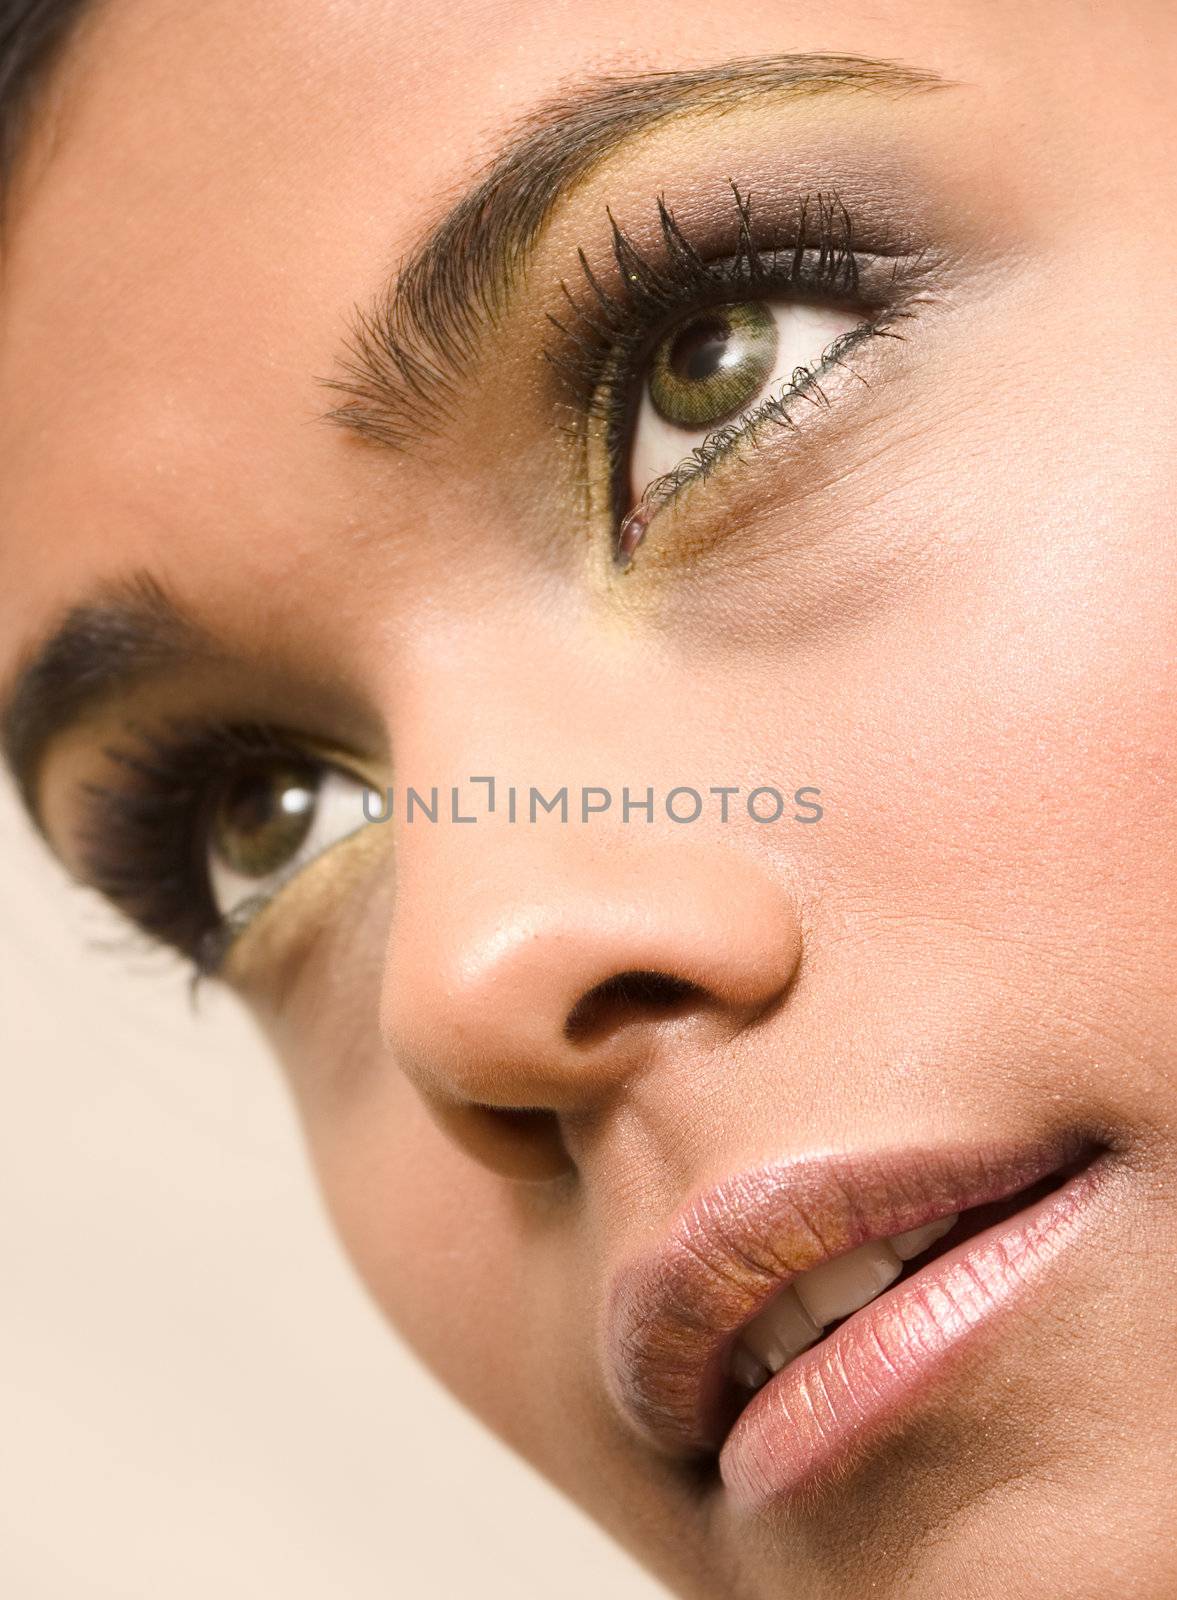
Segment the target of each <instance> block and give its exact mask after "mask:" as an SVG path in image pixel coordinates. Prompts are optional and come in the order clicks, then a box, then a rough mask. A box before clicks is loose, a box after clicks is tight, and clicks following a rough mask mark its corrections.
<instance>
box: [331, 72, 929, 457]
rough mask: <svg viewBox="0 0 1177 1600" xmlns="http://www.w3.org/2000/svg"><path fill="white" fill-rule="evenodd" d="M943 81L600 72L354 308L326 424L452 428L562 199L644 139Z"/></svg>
mask: <svg viewBox="0 0 1177 1600" xmlns="http://www.w3.org/2000/svg"><path fill="white" fill-rule="evenodd" d="M947 84H948V80H947V79H945V78H942V77H940V76H939V75H938V74H937V73H934V72H931V71H928V70H926V69H924V68H919V67H908V66H904V65H902V64H901V63H899V62H894V61H883V60H876V59H873V58H871V57H868V56H839V55H811V54H794V55H778V56H767V57H758V58H751V59H741V60H736V61H728V62H723V63H720V64H716V65H713V66H708V67H700V68H696V69H693V70H690V71H682V72H648V73H640V74H636V75H631V76H613V75H602V76H598V77H595V78H592V79H590V80H589V81H588V82H587V83H584V84H581V85H580V86H578V87H577V88H575V89H572V90H568V91H562V92H560V93H557V94H556V95H554V96H552V97H551V98H549V99H547V100H545V101H543V102H542V103H541V104H540V105H539V106H537V107H536V108H534V109H533V110H532V111H530V112H529V113H528V114H527V115H526V116H525V117H524V118H523V119H522V120H521V121H519V122H517V123H516V124H515V125H514V128H513V130H512V131H511V132H510V134H509V135H508V138H507V141H506V143H505V145H504V146H503V148H502V149H501V151H500V152H499V154H498V155H497V156H496V157H495V158H494V159H493V160H492V161H491V162H490V163H489V165H488V166H487V167H486V168H485V169H484V172H483V174H482V176H481V177H480V178H479V179H478V180H477V181H476V183H475V184H474V185H473V187H472V188H470V189H469V190H468V191H467V192H466V193H465V194H464V195H463V196H462V198H461V199H459V200H458V202H457V203H456V204H455V205H454V206H453V207H452V209H451V210H450V211H448V212H447V213H446V215H445V216H444V217H443V218H442V219H441V221H440V222H438V223H437V225H436V226H435V227H433V228H432V229H431V230H430V231H429V233H428V234H427V235H426V236H425V238H424V239H423V240H422V241H421V242H420V243H419V244H418V245H417V246H416V247H415V248H414V249H413V250H411V251H410V253H409V254H408V256H407V257H406V258H405V260H404V261H403V263H402V264H401V266H400V267H399V269H398V270H397V271H396V272H394V273H393V275H392V277H391V279H390V280H389V281H388V282H387V283H386V284H385V285H384V286H383V287H382V289H381V290H380V291H379V292H378V293H377V294H376V296H375V297H374V299H373V300H372V302H371V304H370V305H368V306H363V305H359V306H357V307H355V309H354V310H353V312H352V314H351V318H350V329H349V334H348V338H347V341H346V345H345V348H344V351H343V354H342V355H341V357H340V359H339V366H338V373H339V375H337V376H334V377H330V378H324V379H320V380H319V381H320V383H322V384H323V385H324V386H325V387H326V388H328V389H330V390H333V391H335V392H336V393H338V394H340V395H341V396H343V397H344V398H343V399H341V401H340V402H339V403H338V404H337V405H335V406H333V407H332V408H331V410H329V411H328V412H326V413H325V415H324V418H323V420H325V421H327V422H330V423H333V424H336V425H338V426H340V427H342V428H344V429H347V430H350V431H352V432H354V433H357V434H359V435H361V436H362V437H363V438H366V439H370V440H373V441H375V442H376V443H378V444H381V445H385V446H388V447H390V448H392V449H396V450H403V449H405V448H407V447H408V446H409V445H410V444H412V443H414V442H415V441H417V440H419V439H420V438H422V437H423V436H426V435H429V434H434V433H437V432H438V431H439V429H440V428H441V427H442V426H443V425H444V423H445V421H446V419H447V418H448V417H449V415H450V414H451V410H452V407H453V404H454V402H455V400H456V398H457V386H458V383H459V380H460V379H461V378H462V377H463V376H464V375H465V374H467V373H468V372H469V370H470V368H471V366H472V365H473V363H474V360H475V359H476V356H477V350H478V343H479V336H480V334H481V333H482V332H483V331H484V330H485V329H487V328H493V327H494V326H495V325H496V323H497V322H498V321H499V319H500V318H501V317H502V316H503V315H504V314H505V312H506V309H507V306H508V303H509V300H510V297H511V294H512V291H513V290H514V288H515V286H516V285H517V283H518V280H519V276H520V273H521V271H522V269H523V267H524V266H525V264H526V261H527V259H528V257H529V255H530V253H531V252H532V251H533V250H534V248H535V245H536V243H537V242H538V239H539V236H540V233H541V232H542V230H543V228H544V225H545V224H546V222H547V221H548V219H549V217H550V216H551V214H552V212H553V210H554V209H555V206H556V204H557V202H558V201H559V200H560V199H561V198H562V197H563V196H565V195H566V194H567V193H568V192H569V190H570V189H571V188H572V187H573V186H574V185H575V184H576V183H577V182H579V181H580V180H581V179H583V178H585V177H586V176H587V175H588V174H589V173H590V172H591V171H592V170H593V169H594V168H595V167H596V166H598V165H599V164H600V163H601V162H602V161H603V160H604V159H605V158H606V157H607V156H608V155H610V154H611V153H613V152H614V151H615V150H616V149H617V148H618V147H619V146H621V145H623V144H625V143H626V142H627V141H628V140H629V139H631V138H632V137H633V136H634V135H635V134H637V133H640V132H642V131H643V130H645V129H649V128H652V127H654V126H655V125H657V124H659V123H663V122H666V121H668V120H670V119H671V118H673V117H676V116H680V115H684V114H687V113H698V112H706V111H710V112H714V113H716V114H722V113H724V112H726V111H730V110H734V109H735V108H736V107H737V106H740V105H743V104H745V103H746V102H748V101H750V100H753V99H756V98H760V97H763V96H765V95H780V94H787V95H791V96H801V95H818V94H826V93H831V92H840V93H851V94H855V93H863V92H868V93H872V92H873V93H880V94H904V93H912V92H918V91H921V90H928V89H936V88H944V87H946V86H947Z"/></svg>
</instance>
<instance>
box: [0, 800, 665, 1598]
mask: <svg viewBox="0 0 1177 1600" xmlns="http://www.w3.org/2000/svg"><path fill="white" fill-rule="evenodd" d="M0 863H2V865H3V877H2V880H0V881H2V883H3V900H2V901H0V1046H2V1060H3V1075H2V1078H0V1093H2V1096H3V1107H2V1111H0V1274H2V1279H0V1281H2V1290H0V1295H2V1299H0V1306H2V1310H0V1438H2V1441H3V1442H2V1444H0V1593H2V1594H4V1595H5V1596H12V1600H98V1597H103V1600H106V1597H110V1600H209V1597H210V1596H216V1597H217V1600H270V1597H271V1596H273V1597H277V1596H281V1597H282V1600H312V1597H313V1600H375V1597H377V1596H379V1597H391V1596H396V1597H402V1596H411V1597H417V1596H422V1597H428V1600H458V1597H459V1596H460V1597H461V1600H468V1597H469V1596H470V1594H471V1592H472V1591H473V1592H475V1593H477V1595H478V1596H479V1597H480V1600H500V1597H502V1600H506V1597H508V1596H509V1597H511V1600H517V1597H530V1596H537V1597H543V1600H556V1597H558V1600H590V1597H592V1600H598V1597H600V1596H602V1595H607V1596H609V1597H610V1600H658V1597H659V1596H661V1595H662V1593H663V1591H662V1590H660V1589H658V1588H657V1587H656V1586H655V1585H654V1584H653V1583H652V1582H651V1581H650V1580H649V1579H647V1578H645V1577H644V1576H642V1575H641V1574H640V1573H639V1572H638V1571H637V1570H636V1569H635V1568H634V1567H633V1566H632V1565H631V1564H630V1563H629V1562H628V1560H627V1559H626V1558H625V1557H623V1556H622V1555H620V1554H619V1553H618V1552H617V1551H616V1550H615V1549H614V1548H613V1547H612V1546H611V1545H609V1544H608V1543H607V1542H606V1541H605V1540H604V1539H603V1538H602V1537H601V1536H600V1535H599V1534H598V1533H597V1532H596V1530H595V1529H594V1528H593V1527H592V1526H591V1525H590V1524H589V1523H588V1522H587V1521H586V1520H585V1519H584V1518H583V1517H581V1515H580V1514H579V1513H578V1512H576V1511H575V1510H574V1509H573V1508H572V1507H571V1506H569V1505H568V1504H567V1503H566V1502H565V1501H564V1500H562V1499H561V1498H560V1497H559V1496H557V1495H556V1494H555V1492H554V1491H553V1490H551V1489H550V1488H549V1487H548V1486H547V1485H546V1484H545V1483H543V1482H542V1481H541V1480H540V1479H538V1478H537V1477H536V1476H535V1475H534V1474H533V1473H532V1472H531V1471H530V1470H529V1469H528V1468H526V1467H525V1466H523V1465H522V1464H521V1463H520V1462H518V1461H517V1460H516V1459H515V1457H513V1456H512V1455H510V1454H509V1453H508V1452H507V1451H506V1450H505V1449H504V1448H503V1447H502V1446H501V1445H499V1444H498V1443H497V1442H496V1441H495V1440H494V1439H492V1438H491V1437H490V1436H489V1435H488V1434H486V1433H485V1432H484V1431H483V1430H482V1429H481V1428H480V1427H479V1425H478V1424H476V1423H475V1422H473V1421H472V1420H471V1419H470V1418H468V1417H467V1416H466V1415H465V1414H464V1413H463V1412H461V1411H460V1410H459V1409H458V1408H457V1406H456V1405H455V1404H454V1403H453V1402H451V1401H450V1400H449V1399H448V1397H447V1396H446V1395H445V1394H444V1393H443V1392H442V1391H441V1390H440V1389H439V1388H438V1386H437V1385H436V1384H435V1383H434V1382H433V1380H432V1379H430V1378H429V1377H428V1376H427V1375H426V1374H425V1373H424V1372H423V1371H421V1369H420V1368H419V1367H418V1366H417V1365H416V1363H415V1362H414V1361H413V1359H412V1358H411V1357H410V1356H409V1355H408V1354H407V1353H406V1352H405V1351H404V1350H403V1349H402V1348H401V1347H400V1346H399V1345H398V1344H397V1343H396V1342H395V1340H394V1338H393V1337H392V1336H391V1335H390V1334H389V1332H388V1331H387V1329H386V1328H385V1326H384V1325H383V1324H382V1323H381V1322H380V1320H379V1318H378V1317H377V1315H376V1312H375V1311H374V1310H373V1309H372V1308H371V1307H370V1305H369V1303H368V1301H367V1300H366V1298H365V1297H364V1295H363V1292H362V1291H361V1289H360V1288H359V1286H358V1284H357V1283H356V1282H355V1281H354V1280H353V1278H352V1276H351V1273H350V1269H349V1268H348V1267H347V1266H346V1265H345V1263H344V1261H343V1258H342V1256H341V1254H340V1253H339V1251H338V1249H337V1247H336V1245H335V1243H334V1240H333V1239H332V1237H331V1235H330V1233H329V1231H328V1229H327V1225H326V1223H325V1220H324V1218H323V1215H322V1213H321V1211H320V1207H319V1203H318V1200H317V1196H316V1195H315V1193H314V1190H313V1188H312V1185H311V1182H310V1178H309V1175H308V1171H307V1169H306V1166H305V1163H304V1159H303V1155H302V1151H301V1148H300V1145H299V1138H298V1132H297V1128H296V1126H295V1123H294V1119H293V1116H292V1114H291V1111H290V1109H289V1107H288V1105H287V1102H286V1099H285V1095H284V1091H283V1089H282V1086H281V1083H280V1079H279V1076H278V1073H277V1071H276V1069H275V1068H274V1067H273V1065H272V1064H271V1063H270V1061H269V1060H268V1058H267V1057H266V1056H265V1054H264V1052H263V1050H262V1049H261V1047H260V1045H259V1044H258V1043H257V1042H256V1041H255V1039H254V1037H253V1035H252V1033H251V1031H250V1028H249V1025H248V1023H247V1022H246V1021H245V1019H244V1018H243V1017H242V1016H240V1015H239V1014H238V1012H237V1010H236V1008H235V1006H234V1004H233V1002H232V1001H231V1000H230V999H229V998H228V997H227V996H225V995H222V994H219V993H217V992H216V991H215V990H211V989H210V990H206V991H205V995H204V998H203V999H202V1001H201V1003H200V1006H199V1009H198V1011H197V1013H196V1014H195V1015H193V1013H192V1011H191V1009H190V1007H189V1005H188V1001H187V993H186V986H185V979H184V974H183V971H182V969H181V968H180V967H179V964H178V963H175V962H172V961H171V960H169V959H168V958H167V957H166V956H163V955H146V954H144V953H143V952H142V949H141V947H140V948H139V949H138V950H136V948H135V946H134V943H133V941H128V940H127V937H126V935H125V934H124V933H123V931H122V927H121V925H120V924H119V923H118V921H117V919H116V918H115V917H114V916H113V914H112V913H109V912H108V911H106V910H105V909H104V908H103V907H101V906H99V905H97V904H96V903H95V902H94V901H93V900H92V899H91V898H90V897H88V896H86V895H84V894H83V893H82V892H81V891H79V890H77V889H76V888H73V887H72V886H70V885H68V884H67V883H66V882H65V880H64V877H63V875H62V874H61V873H60V872H59V871H58V869H57V868H56V867H55V866H54V864H53V863H51V862H50V861H49V860H48V859H47V858H46V857H45V855H44V853H43V851H42V850H41V848H40V847H39V846H37V845H35V844H34V843H33V842H32V840H31V839H30V837H29V836H28V835H27V830H26V828H25V826H24V823H23V821H22V820H21V819H20V818H19V816H18V813H17V811H16V807H15V804H14V802H13V800H12V797H11V795H10V793H9V792H8V790H7V788H6V787H4V786H2V785H0ZM112 941H113V943H114V945H115V947H116V948H115V949H113V950H110V949H106V948H102V947H103V946H105V945H107V944H109V943H111V942H112Z"/></svg>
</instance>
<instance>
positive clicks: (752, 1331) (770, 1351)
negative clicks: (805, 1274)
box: [737, 1280, 821, 1381]
mask: <svg viewBox="0 0 1177 1600" xmlns="http://www.w3.org/2000/svg"><path fill="white" fill-rule="evenodd" d="M798 1281H800V1280H798ZM820 1338H821V1326H820V1324H819V1323H816V1322H814V1321H813V1319H812V1317H810V1316H809V1315H808V1313H807V1312H806V1310H805V1307H804V1306H803V1305H802V1304H801V1302H800V1300H799V1299H798V1298H797V1294H796V1291H795V1290H794V1289H792V1288H789V1289H782V1290H781V1292H780V1294H778V1295H777V1297H776V1299H775V1300H772V1301H770V1302H769V1304H768V1305H767V1306H765V1308H764V1310H763V1311H762V1312H761V1313H760V1315H759V1316H758V1317H757V1318H756V1320H755V1321H754V1322H750V1323H749V1324H748V1326H747V1327H746V1328H745V1329H744V1332H743V1336H742V1337H741V1339H740V1344H741V1345H743V1346H745V1347H746V1348H747V1349H748V1350H749V1351H751V1353H752V1355H753V1356H754V1357H755V1358H756V1361H757V1363H758V1365H760V1366H762V1367H767V1368H768V1371H769V1372H779V1371H780V1370H781V1368H782V1367H783V1366H784V1365H785V1363H786V1362H787V1361H792V1359H793V1357H794V1356H799V1355H800V1354H801V1352H802V1350H806V1349H808V1348H809V1346H810V1345H811V1344H813V1343H814V1341H815V1340H817V1339H820ZM737 1348H739V1347H738V1346H737ZM762 1381H763V1380H762Z"/></svg>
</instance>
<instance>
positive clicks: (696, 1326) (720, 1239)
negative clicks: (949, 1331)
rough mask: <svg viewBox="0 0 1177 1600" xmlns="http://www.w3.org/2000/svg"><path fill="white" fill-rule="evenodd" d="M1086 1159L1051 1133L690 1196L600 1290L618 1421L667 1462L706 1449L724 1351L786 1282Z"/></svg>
mask: <svg viewBox="0 0 1177 1600" xmlns="http://www.w3.org/2000/svg"><path fill="white" fill-rule="evenodd" d="M1089 1150H1090V1145H1089V1143H1087V1142H1086V1141H1084V1140H1082V1139H1080V1138H1079V1137H1078V1136H1077V1135H1076V1134H1073V1133H1066V1134H1062V1133H1060V1134H1058V1135H1057V1136H1055V1137H1053V1138H1049V1139H1046V1140H1040V1141H1038V1142H1036V1143H1033V1144H1027V1143H1022V1144H1019V1145H1016V1146H1011V1145H1001V1146H984V1147H978V1146H977V1145H970V1146H959V1145H957V1146H951V1147H947V1148H945V1147H940V1148H933V1149H913V1148H908V1149H900V1150H887V1151H876V1152H836V1153H832V1154H820V1155H805V1156H796V1157H791V1158H787V1159H784V1160H781V1161H777V1162H772V1163H769V1164H766V1165H763V1166H759V1167H757V1168H755V1169H753V1170H751V1171H748V1172H743V1173H739V1174H737V1175H735V1176H733V1177H731V1178H728V1179H725V1180H724V1181H722V1182H720V1183H718V1184H717V1185H715V1186H714V1187H713V1188H711V1189H708V1190H706V1191H705V1192H703V1193H701V1194H698V1195H697V1196H695V1197H694V1198H693V1199H691V1200H690V1201H689V1202H688V1203H687V1205H686V1206H685V1207H684V1208H683V1209H682V1210H681V1211H680V1212H679V1213H678V1215H677V1216H676V1217H675V1219H674V1220H673V1222H672V1224H671V1226H670V1229H669V1232H668V1235H667V1237H666V1238H665V1240H664V1242H663V1243H662V1244H661V1245H660V1246H658V1247H657V1248H655V1249H654V1250H652V1251H649V1252H647V1253H644V1254H642V1255H641V1256H639V1257H637V1258H635V1259H633V1260H631V1261H630V1262H628V1263H627V1264H626V1265H624V1266H623V1267H622V1269H621V1270H620V1272H619V1273H618V1274H617V1276H616V1277H615V1278H614V1280H613V1283H612V1285H611V1288H610V1292H609V1295H608V1299H607V1307H606V1327H605V1341H606V1367H607V1373H608V1379H609V1384H610V1388H611V1390H612V1392H613V1395H614V1398H615V1399H616V1401H617V1403H618V1405H619V1407H620V1409H621V1411H622V1414H623V1416H625V1417H626V1418H627V1419H628V1421H629V1423H630V1425H631V1426H632V1427H633V1428H634V1429H635V1430H636V1431H637V1432H638V1433H639V1434H641V1435H642V1436H643V1437H645V1438H646V1439H647V1440H648V1441H649V1442H650V1443H652V1444H654V1445H655V1446H656V1447H657V1448H659V1449H661V1450H664V1451H667V1452H669V1453H670V1454H672V1455H676V1456H680V1457H690V1456H698V1455H705V1454H710V1453H713V1452H715V1451H716V1450H718V1448H719V1447H720V1445H721V1444H722V1442H723V1438H724V1436H725V1434H726V1432H727V1428H728V1426H729V1425H730V1423H731V1421H733V1420H734V1417H733V1415H732V1410H731V1396H730V1391H729V1387H728V1384H727V1380H726V1377H725V1370H726V1361H727V1356H728V1353H729V1351H730V1348H731V1345H732V1344H733V1342H734V1340H735V1339H736V1337H737V1336H738V1334H739V1332H740V1330H741V1329H742V1328H743V1327H744V1326H745V1325H746V1324H747V1323H748V1322H749V1321H750V1319H751V1318H752V1317H754V1316H755V1315H756V1314H757V1313H758V1312H759V1311H760V1310H762V1309H763V1307H764V1306H765V1305H766V1303H767V1302H768V1301H769V1300H770V1299H772V1297H773V1296H774V1295H776V1294H777V1292H778V1291H779V1290H780V1289H782V1288H783V1287H784V1286H785V1285H786V1284H788V1283H790V1282H791V1281H792V1280H793V1279H794V1278H795V1277H797V1276H798V1275H799V1274H800V1273H802V1272H807V1271H808V1270H809V1269H810V1268H811V1267H815V1266H817V1265H818V1264H819V1263H821V1262H823V1261H827V1260H830V1259H831V1258H832V1257H834V1256H839V1255H842V1254H844V1253H845V1252H846V1251H848V1250H853V1249H855V1248H856V1247H857V1246H858V1245H861V1244H866V1243H868V1242H869V1241H871V1240H874V1239H883V1238H887V1237H890V1236H892V1235H894V1234H897V1233H903V1232H906V1231H907V1230H908V1229H911V1228H919V1227H922V1226H923V1225H924V1224H925V1223H928V1222H933V1221H935V1220H936V1219H938V1218H940V1217H944V1216H947V1215H949V1214H950V1213H952V1212H957V1211H965V1210H968V1209H970V1208H972V1207H974V1206H981V1205H988V1204H991V1203H993V1202H996V1201H1000V1200H1004V1199H1006V1198H1008V1197H1009V1196H1012V1195H1015V1194H1017V1193H1018V1192H1019V1191H1021V1190H1023V1189H1025V1188H1027V1187H1028V1186H1029V1185H1031V1184H1033V1183H1036V1182H1038V1181H1039V1180H1041V1179H1044V1178H1047V1177H1048V1176H1050V1175H1051V1174H1053V1173H1055V1172H1058V1171H1060V1170H1062V1169H1064V1168H1066V1167H1068V1166H1070V1165H1071V1164H1072V1163H1074V1162H1076V1161H1078V1160H1079V1159H1080V1158H1081V1157H1082V1156H1083V1155H1084V1153H1085V1151H1089Z"/></svg>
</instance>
